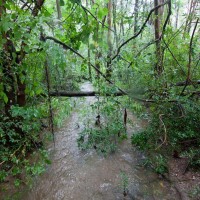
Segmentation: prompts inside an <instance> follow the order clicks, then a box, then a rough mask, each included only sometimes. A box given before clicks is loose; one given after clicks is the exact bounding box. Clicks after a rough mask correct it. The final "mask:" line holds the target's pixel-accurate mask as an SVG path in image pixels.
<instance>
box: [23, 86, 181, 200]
mask: <svg viewBox="0 0 200 200" xmlns="http://www.w3.org/2000/svg"><path fill="white" fill-rule="evenodd" d="M89 90H92V86H91V85H90V84H89V83H85V84H83V86H82V91H89ZM94 101H95V97H87V98H85V100H83V101H82V102H81V103H79V105H78V106H77V109H76V111H74V112H73V113H72V114H71V116H70V117H69V118H68V120H67V122H66V123H65V124H64V126H63V128H62V129H60V130H59V131H58V132H57V133H56V134H55V135H56V147H55V150H54V149H53V147H52V148H50V149H49V150H50V151H53V155H52V164H51V165H50V166H49V167H48V170H47V172H46V173H44V174H43V175H42V176H41V177H39V178H38V179H37V181H36V182H35V184H34V186H33V188H32V189H31V191H29V192H28V194H26V195H25V196H24V199H25V200H70V199H73V200H117V199H119V200H122V199H127V200H128V199H135V200H137V199H138V200H140V199H141V200H143V199H144V200H151V199H152V200H155V199H156V200H165V199H166V200H168V199H169V200H173V199H174V200H178V199H179V198H178V195H177V194H176V191H175V190H174V189H173V188H172V187H171V186H170V185H169V184H168V183H167V182H165V181H163V180H160V179H159V178H158V176H157V175H156V174H154V173H152V172H150V171H147V170H145V169H144V168H142V167H139V165H138V164H139V163H140V162H141V160H142V159H143V155H141V153H139V152H138V151H137V150H136V149H134V148H133V147H132V145H131V144H130V140H126V141H124V142H123V143H122V144H120V147H119V149H118V151H117V152H116V153H115V154H112V155H110V156H108V157H106V158H104V157H101V156H99V155H97V153H96V152H95V150H90V151H87V152H81V151H80V150H79V149H78V147H77V142H76V139H77V137H78V134H79V133H80V132H81V130H83V124H81V123H80V118H81V117H82V115H80V112H81V110H82V109H83V107H86V106H87V107H90V105H91V104H92V103H93V102H94ZM135 121H137V120H136V119H135ZM91 123H94V122H93V121H92V122H91ZM140 126H141V124H140V122H137V124H136V126H134V128H132V129H135V130H137V129H138V128H140ZM130 132H133V130H131V131H130ZM122 172H123V173H124V174H126V176H127V178H128V191H129V192H128V195H127V196H126V197H124V196H123V188H122V184H123V178H122V176H121V174H122Z"/></svg>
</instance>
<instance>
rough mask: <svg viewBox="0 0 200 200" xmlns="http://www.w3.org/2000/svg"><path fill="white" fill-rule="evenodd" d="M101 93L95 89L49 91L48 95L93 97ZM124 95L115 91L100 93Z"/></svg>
mask: <svg viewBox="0 0 200 200" xmlns="http://www.w3.org/2000/svg"><path fill="white" fill-rule="evenodd" d="M99 95H101V94H100V93H99V92H95V91H88V92H64V91H60V92H50V96H58V97H88V96H90V97H93V96H99ZM123 95H126V94H124V93H122V92H115V93H113V94H112V93H106V94H102V96H123Z"/></svg>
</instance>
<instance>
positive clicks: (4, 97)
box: [3, 93, 8, 103]
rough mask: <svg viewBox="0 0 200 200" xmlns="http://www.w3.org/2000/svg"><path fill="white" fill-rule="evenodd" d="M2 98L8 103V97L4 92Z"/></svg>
mask: <svg viewBox="0 0 200 200" xmlns="http://www.w3.org/2000/svg"><path fill="white" fill-rule="evenodd" d="M3 100H4V102H5V103H8V97H7V96H6V94H5V93H3Z"/></svg>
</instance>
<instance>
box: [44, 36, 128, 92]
mask: <svg viewBox="0 0 200 200" xmlns="http://www.w3.org/2000/svg"><path fill="white" fill-rule="evenodd" d="M42 39H43V40H44V41H46V40H53V41H54V42H55V43H57V44H60V45H61V46H62V47H63V49H65V50H70V51H72V52H73V53H74V54H76V55H77V56H79V57H80V58H82V59H83V60H85V61H87V62H88V63H89V64H90V65H91V66H92V68H94V69H95V71H97V72H98V73H99V74H100V75H101V76H102V77H103V78H104V79H105V80H106V81H107V82H108V83H110V84H112V85H115V84H114V83H113V82H112V81H110V80H109V79H108V78H107V77H106V76H105V75H104V74H103V72H101V71H100V70H99V69H98V68H97V67H96V66H95V65H93V64H92V63H91V62H89V61H88V60H87V59H86V58H85V57H84V56H82V55H81V54H80V53H79V52H77V51H76V50H74V49H73V48H72V47H70V46H68V45H67V44H65V43H63V42H61V41H60V40H57V39H56V38H53V37H51V36H46V37H44V38H42ZM116 87H117V86H116ZM117 88H118V90H119V91H120V92H122V93H123V94H127V92H125V91H124V90H122V89H121V88H119V87H117Z"/></svg>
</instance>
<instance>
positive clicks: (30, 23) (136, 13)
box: [0, 0, 200, 185]
mask: <svg viewBox="0 0 200 200" xmlns="http://www.w3.org/2000/svg"><path fill="white" fill-rule="evenodd" d="M55 5H56V6H55ZM198 13H199V2H198V0H190V1H188V4H186V3H185V1H184V0H166V1H164V0H154V1H147V0H146V1H145V0H142V1H138V0H128V1H123V0H115V1H112V0H91V1H89V0H85V1H83V0H82V1H81V0H60V1H59V0H56V2H53V1H51V0H49V1H43V0H35V1H24V0H19V1H11V0H7V1H6V0H2V1H1V2H0V36H1V37H0V108H1V112H0V182H3V181H5V180H6V177H7V176H9V175H13V176H15V177H16V180H15V185H19V183H20V178H19V174H21V173H22V172H23V173H27V174H30V175H36V174H40V173H41V172H42V171H43V170H44V165H45V164H44V161H45V162H47V163H49V160H48V158H47V152H46V151H45V148H44V146H45V145H44V141H46V140H45V139H44V138H45V137H46V136H49V135H50V132H51V133H52V134H53V133H54V126H55V125H59V124H61V118H62V117H63V116H64V115H68V114H69V113H70V111H71V108H72V102H71V101H70V99H69V98H67V97H66V98H64V99H63V98H56V97H52V96H53V94H54V96H55V94H57V95H58V96H59V94H60V92H62V91H64V92H66V91H67V92H68V93H69V92H72V91H78V90H79V85H80V83H81V82H82V81H84V80H90V81H91V82H93V84H94V86H95V88H96V90H97V91H98V94H101V96H103V97H104V98H99V101H98V102H96V103H95V104H94V106H93V109H95V110H96V113H97V121H96V123H97V124H96V125H97V126H98V127H97V128H96V129H92V131H91V127H89V126H88V127H85V130H84V132H82V133H81V135H80V138H79V139H78V144H79V146H80V148H82V149H86V148H93V147H95V149H97V150H98V151H99V152H100V153H103V154H105V155H106V154H107V153H109V152H113V151H115V149H116V148H117V142H118V141H121V140H122V139H124V138H126V134H125V133H126V123H127V121H126V112H127V111H126V109H127V110H128V109H129V110H131V111H133V112H134V113H136V114H137V115H138V116H139V117H143V118H145V119H147V120H148V121H149V123H148V127H147V128H146V129H144V130H143V131H141V132H139V133H137V134H134V135H133V136H132V143H133V144H134V145H136V146H138V147H139V148H140V149H142V150H148V152H153V153H154V154H156V155H157V156H156V157H155V158H154V159H156V160H155V162H154V161H149V163H156V166H154V167H155V168H156V171H157V172H158V173H164V172H166V170H167V168H166V159H167V156H166V155H168V156H174V157H180V156H183V155H184V156H186V157H188V158H189V159H190V164H191V166H194V167H197V166H200V157H199V155H200V135H199V133H200V123H199V122H200V115H199V114H200V101H199V97H200V91H199V84H200V62H199V60H200V55H199V51H200V46H199V41H200V40H199V35H200V28H199V23H200V22H199V15H198ZM116 93H120V95H124V97H123V98H121V97H115V95H116ZM108 95H109V96H108ZM66 96H67V95H66ZM125 108H126V109H125ZM57 113H60V114H59V117H61V118H59V117H58V116H57V115H56V114H57ZM53 116H54V120H53ZM95 117H96V116H94V118H95ZM100 117H101V119H103V121H100ZM102 122H103V123H102ZM100 123H101V125H100ZM44 128H45V129H46V130H45V131H48V133H47V134H41V132H44ZM86 137H88V140H87V142H84V140H85V138H86ZM116 140H117V141H116ZM36 149H40V150H39V152H40V156H39V157H40V158H41V157H42V159H40V160H39V161H30V160H31V159H28V157H29V158H30V154H32V153H33V152H34V151H35V150H36ZM33 162H34V163H33ZM38 163H39V164H38ZM22 166H23V167H22Z"/></svg>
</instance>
